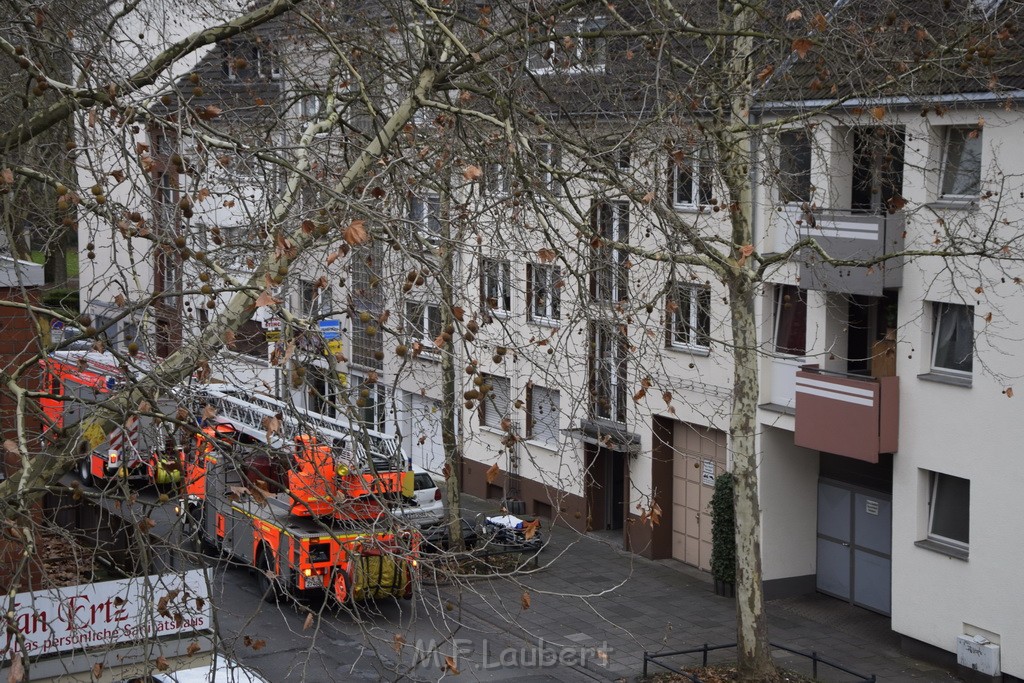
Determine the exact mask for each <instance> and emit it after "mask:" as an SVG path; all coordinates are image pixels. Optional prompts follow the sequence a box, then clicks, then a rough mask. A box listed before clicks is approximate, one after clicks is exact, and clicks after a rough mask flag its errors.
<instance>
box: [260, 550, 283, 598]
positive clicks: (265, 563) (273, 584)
mask: <svg viewBox="0 0 1024 683" xmlns="http://www.w3.org/2000/svg"><path fill="white" fill-rule="evenodd" d="M273 572H274V566H273V562H271V559H270V553H269V551H268V550H267V548H266V546H262V547H261V548H260V550H259V555H258V556H257V557H256V583H257V585H258V586H259V589H260V593H262V594H263V599H264V600H266V601H267V602H277V600H278V598H279V597H280V596H281V582H280V579H279V578H276V577H275V578H271V574H273Z"/></svg>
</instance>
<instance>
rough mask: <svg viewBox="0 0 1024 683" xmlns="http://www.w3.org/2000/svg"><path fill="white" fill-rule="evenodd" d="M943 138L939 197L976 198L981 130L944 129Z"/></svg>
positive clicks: (967, 128) (958, 127)
mask: <svg viewBox="0 0 1024 683" xmlns="http://www.w3.org/2000/svg"><path fill="white" fill-rule="evenodd" d="M944 137H945V140H944V144H943V149H942V186H941V192H940V194H941V196H942V197H943V198H952V199H956V198H963V199H976V198H977V197H978V195H979V194H981V130H980V129H978V128H975V127H970V126H948V127H947V128H946V131H945V136H944Z"/></svg>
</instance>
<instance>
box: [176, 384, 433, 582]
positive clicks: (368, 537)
mask: <svg viewBox="0 0 1024 683" xmlns="http://www.w3.org/2000/svg"><path fill="white" fill-rule="evenodd" d="M195 391H196V392H197V393H196V394H195V395H194V399H193V400H194V401H195V404H194V405H195V406H196V407H197V408H200V409H201V410H202V412H203V414H204V415H207V416H209V415H213V417H207V418H206V419H205V420H204V421H203V424H202V425H201V432H200V434H199V436H198V438H197V440H196V447H195V448H194V449H192V450H191V452H190V453H189V454H188V456H187V457H186V486H185V489H186V499H185V500H183V501H182V506H181V510H182V511H183V512H184V513H185V517H184V519H185V521H186V524H189V525H190V526H192V525H194V526H196V527H197V531H198V534H199V537H200V539H201V540H203V542H204V543H205V544H207V545H208V546H210V547H212V548H213V549H215V550H216V552H218V553H220V554H225V555H230V556H232V557H234V558H236V559H238V560H240V561H243V562H245V563H246V564H248V565H250V566H252V567H254V568H255V569H256V570H257V571H256V576H257V578H258V580H259V581H260V583H261V587H262V588H263V592H264V595H265V597H266V598H267V599H268V600H273V599H276V598H278V597H281V596H282V595H285V594H289V595H291V596H293V597H297V596H301V595H302V594H303V593H304V592H306V591H327V592H328V593H329V594H331V595H333V596H334V597H335V598H336V599H337V600H339V601H341V602H347V601H351V600H363V599H368V598H378V597H386V596H396V597H404V598H408V597H411V595H412V590H413V582H414V576H415V572H416V567H417V565H418V560H417V557H418V553H419V547H420V543H421V538H420V534H419V532H418V531H415V530H411V529H409V528H408V527H405V526H403V525H401V524H399V523H397V522H396V520H395V518H394V517H393V516H391V515H388V514H387V510H388V508H389V507H392V506H394V505H396V504H401V502H400V501H402V500H404V497H403V493H405V494H406V495H411V491H407V489H409V488H410V487H411V485H412V473H411V472H409V465H408V461H407V460H406V458H405V456H404V455H403V453H402V450H401V447H400V445H399V442H398V440H397V439H396V438H395V437H392V436H389V435H387V434H383V433H380V432H376V431H372V430H366V429H363V428H361V427H359V426H353V425H350V424H349V423H348V422H347V421H345V420H343V419H340V418H335V417H329V416H326V415H322V414H319V413H314V412H308V411H302V410H299V411H296V410H295V409H294V408H290V406H288V405H287V404H285V403H283V402H281V401H278V400H277V399H274V398H272V397H269V396H263V395H260V394H253V393H251V392H246V391H243V390H241V389H237V388H233V387H230V386H226V385H210V386H206V387H200V388H197V389H196V390H195Z"/></svg>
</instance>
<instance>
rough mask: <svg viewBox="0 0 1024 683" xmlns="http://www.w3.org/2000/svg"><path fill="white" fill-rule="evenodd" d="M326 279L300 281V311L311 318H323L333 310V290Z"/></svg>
mask: <svg viewBox="0 0 1024 683" xmlns="http://www.w3.org/2000/svg"><path fill="white" fill-rule="evenodd" d="M324 285H325V282H324V281H318V282H311V281H309V280H300V281H299V296H300V298H301V300H300V302H299V303H300V304H301V305H300V312H301V314H302V315H303V316H304V317H306V318H310V319H316V318H321V317H323V316H325V315H327V314H329V313H330V311H331V292H330V289H329V288H328V287H326V286H324Z"/></svg>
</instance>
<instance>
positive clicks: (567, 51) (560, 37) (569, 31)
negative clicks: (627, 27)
mask: <svg viewBox="0 0 1024 683" xmlns="http://www.w3.org/2000/svg"><path fill="white" fill-rule="evenodd" d="M606 24H607V21H606V20H605V19H603V18H600V17H595V18H592V19H578V20H575V21H571V22H564V23H562V24H559V25H558V26H557V27H556V28H555V29H554V31H552V32H551V33H550V34H548V35H547V36H544V37H546V38H549V39H548V40H543V39H542V40H540V41H539V42H537V43H535V44H534V45H533V46H532V47H531V49H530V55H529V58H528V60H527V65H526V67H527V69H528V70H529V71H530V72H531V73H535V74H546V73H552V72H559V73H567V72H568V73H572V72H576V73H581V72H592V71H602V70H604V68H605V64H606V62H607V59H608V40H607V38H606V37H605V35H604V29H605V26H606Z"/></svg>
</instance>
